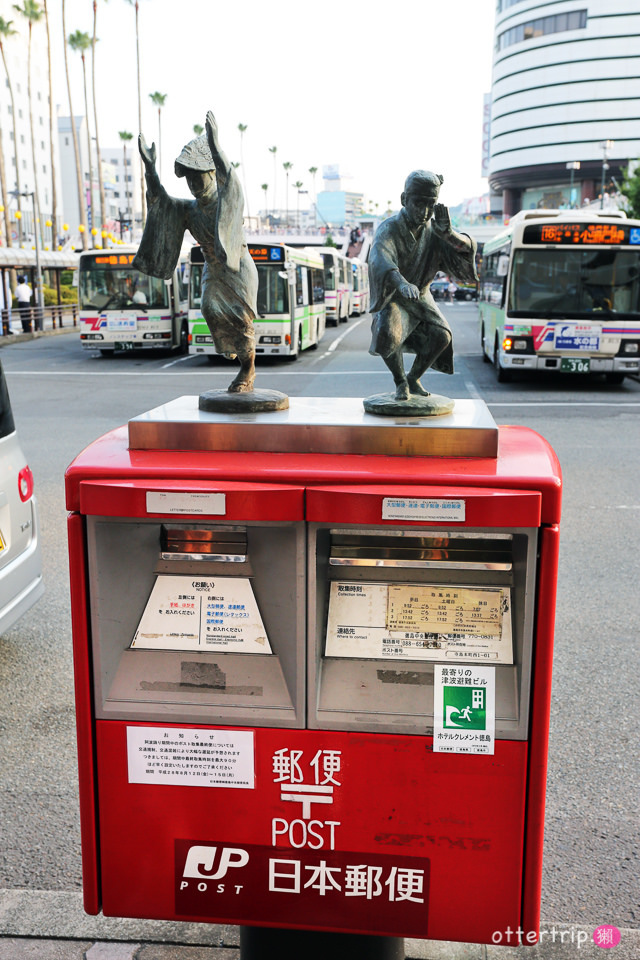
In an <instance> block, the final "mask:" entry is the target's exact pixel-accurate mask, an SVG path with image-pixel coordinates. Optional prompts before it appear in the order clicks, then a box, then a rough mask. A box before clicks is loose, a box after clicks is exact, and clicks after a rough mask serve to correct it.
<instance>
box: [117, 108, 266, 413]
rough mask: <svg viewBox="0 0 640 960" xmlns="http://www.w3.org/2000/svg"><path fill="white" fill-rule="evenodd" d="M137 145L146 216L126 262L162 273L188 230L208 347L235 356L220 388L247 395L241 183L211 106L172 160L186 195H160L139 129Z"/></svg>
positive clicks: (249, 346) (251, 353)
mask: <svg viewBox="0 0 640 960" xmlns="http://www.w3.org/2000/svg"><path fill="white" fill-rule="evenodd" d="M138 144H139V150H140V156H141V157H142V160H143V162H144V165H145V174H146V181H147V190H148V194H147V196H148V200H149V215H148V219H147V223H146V226H145V230H144V234H143V237H142V241H141V243H140V248H139V250H138V253H137V255H136V258H135V260H134V262H133V265H134V266H135V267H136V268H137V269H139V270H142V272H143V273H148V274H151V275H152V276H159V277H164V278H165V279H168V278H169V277H170V276H171V275H172V272H173V270H174V269H175V265H176V263H177V261H178V257H179V255H180V247H181V245H182V242H183V238H184V233H185V230H189V231H190V233H191V234H192V236H193V237H195V239H196V240H197V241H198V243H199V244H200V246H201V248H202V253H203V256H204V261H205V268H204V271H203V274H202V301H201V309H202V315H203V317H204V319H205V321H206V323H207V326H208V327H209V330H210V331H211V335H212V337H213V341H214V343H215V347H216V351H217V352H218V353H220V354H225V355H226V356H228V357H232V358H237V359H238V361H239V362H240V371H239V373H238V375H237V376H236V377H235V379H234V380H233V381H232V383H231V384H230V385H229V388H228V392H231V393H252V392H253V384H254V379H255V334H254V329H253V321H254V319H255V316H256V312H257V306H256V299H257V294H258V274H257V270H256V266H255V263H254V262H253V260H252V258H251V256H250V254H249V251H248V249H247V245H246V242H245V238H244V229H243V210H244V196H243V193H242V187H241V186H240V181H239V180H238V177H237V175H236V173H235V171H234V170H233V168H232V167H231V164H230V163H229V161H228V160H227V158H226V156H225V154H224V153H223V151H222V149H221V147H220V143H219V135H218V125H217V123H216V120H215V117H214V115H213V113H212V112H211V111H209V113H207V118H206V133H205V134H204V135H202V136H200V137H196V138H195V139H194V140H191V141H190V142H189V143H187V144H186V145H185V146H184V147H183V149H182V151H181V153H180V156H179V157H178V158H177V159H176V162H175V173H176V176H177V177H184V178H185V180H186V182H187V185H188V187H189V190H190V191H191V194H192V196H193V199H192V200H181V199H177V198H174V197H170V196H169V195H168V193H167V192H166V190H165V189H164V187H163V186H162V184H161V183H160V178H159V177H158V173H157V171H156V149H155V144H153V143H152V144H151V147H149V146H148V145H147V143H146V141H145V139H144V137H143V135H142V134H140V137H139V140H138ZM280 396H284V395H280ZM201 399H202V398H201ZM256 409H257V407H256Z"/></svg>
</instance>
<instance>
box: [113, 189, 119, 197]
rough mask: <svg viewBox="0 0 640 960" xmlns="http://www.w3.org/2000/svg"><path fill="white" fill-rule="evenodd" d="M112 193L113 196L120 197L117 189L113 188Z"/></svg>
mask: <svg viewBox="0 0 640 960" xmlns="http://www.w3.org/2000/svg"><path fill="white" fill-rule="evenodd" d="M113 195H114V197H118V198H119V197H120V194H119V193H118V191H117V190H114V191H113Z"/></svg>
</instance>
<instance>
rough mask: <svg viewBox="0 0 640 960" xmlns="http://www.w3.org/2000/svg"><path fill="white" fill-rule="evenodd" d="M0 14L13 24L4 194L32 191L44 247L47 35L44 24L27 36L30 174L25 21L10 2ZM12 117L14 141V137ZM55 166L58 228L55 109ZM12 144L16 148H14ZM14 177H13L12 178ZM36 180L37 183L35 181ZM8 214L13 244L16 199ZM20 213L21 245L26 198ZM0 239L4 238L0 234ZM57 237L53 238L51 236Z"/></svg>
mask: <svg viewBox="0 0 640 960" xmlns="http://www.w3.org/2000/svg"><path fill="white" fill-rule="evenodd" d="M0 16H2V17H3V18H4V19H5V20H7V21H8V20H10V21H12V24H11V25H12V28H13V29H14V30H15V31H16V33H15V35H13V36H10V37H7V38H5V39H4V40H3V47H4V55H5V59H6V64H7V69H8V71H9V77H10V79H11V87H12V89H13V100H14V105H15V116H14V111H13V108H12V103H11V94H10V89H9V81H8V79H7V74H6V71H5V69H4V65H3V64H2V63H1V62H0V136H1V137H2V150H3V154H4V162H5V176H6V184H7V191H8V192H9V194H10V193H11V191H15V190H16V188H17V185H18V183H17V180H19V187H20V190H21V191H29V192H31V191H33V192H35V190H36V187H37V192H38V196H39V201H40V219H41V223H42V235H43V240H44V242H45V244H46V245H48V246H50V245H51V242H52V239H53V237H52V235H53V232H54V231H53V227H46V226H45V224H46V221H47V220H52V213H53V210H52V204H53V189H52V176H51V149H50V143H51V138H50V134H49V129H50V128H49V74H48V65H47V36H46V30H45V26H44V22H41V23H37V24H34V26H33V29H32V33H31V105H32V113H33V139H34V151H35V170H34V163H33V151H32V146H31V129H30V124H29V97H28V72H27V62H28V37H29V25H28V21H27V20H26V19H25V18H24V17H23V16H21V15H20V13H18V11H17V10H16V9H15V8H14V6H13V3H11V2H8V0H0ZM14 119H15V137H14ZM53 129H54V165H55V168H56V184H57V190H56V194H57V196H56V204H57V219H58V227H60V225H61V223H62V217H63V213H62V201H61V187H60V159H59V156H58V153H57V140H56V129H57V120H56V115H55V107H54V119H53ZM16 146H17V150H16ZM16 173H17V174H18V178H16ZM36 178H37V179H36ZM7 200H8V206H9V210H10V215H11V232H12V243H13V244H17V243H18V238H19V230H18V221H17V220H16V218H15V212H16V210H17V199H16V198H15V197H13V196H10V195H9V196H8V197H7ZM20 207H21V212H22V220H21V227H22V234H23V240H24V241H25V244H27V243H29V244H30V243H31V242H32V240H33V204H32V198H31V197H22V198H21V199H20ZM3 239H4V234H3ZM56 239H57V237H56Z"/></svg>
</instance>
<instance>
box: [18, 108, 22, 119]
mask: <svg viewBox="0 0 640 960" xmlns="http://www.w3.org/2000/svg"><path fill="white" fill-rule="evenodd" d="M18 117H19V118H20V120H22V110H18Z"/></svg>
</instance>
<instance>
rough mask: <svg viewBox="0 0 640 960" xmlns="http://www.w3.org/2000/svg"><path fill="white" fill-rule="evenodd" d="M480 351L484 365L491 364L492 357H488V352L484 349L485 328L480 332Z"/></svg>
mask: <svg viewBox="0 0 640 960" xmlns="http://www.w3.org/2000/svg"><path fill="white" fill-rule="evenodd" d="M480 349H481V350H482V362H483V363H491V357H488V356H487V351H486V350H485V348H484V326H483V327H482V330H481V331H480Z"/></svg>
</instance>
